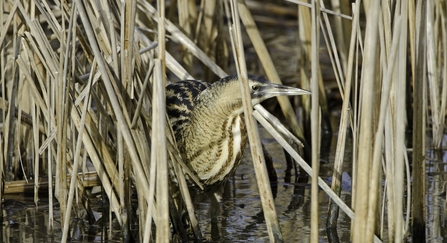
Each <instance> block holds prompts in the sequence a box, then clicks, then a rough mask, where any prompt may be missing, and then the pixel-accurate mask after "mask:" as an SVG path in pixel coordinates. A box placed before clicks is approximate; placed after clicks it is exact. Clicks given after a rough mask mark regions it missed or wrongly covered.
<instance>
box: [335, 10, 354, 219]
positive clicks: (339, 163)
mask: <svg viewBox="0 0 447 243" xmlns="http://www.w3.org/2000/svg"><path fill="white" fill-rule="evenodd" d="M354 9H355V10H354V11H353V15H354V18H353V23H352V26H357V25H358V24H359V17H360V4H359V3H358V2H357V3H356V4H355V8H354ZM351 30H352V32H351V40H350V45H349V51H348V53H349V55H348V62H347V70H346V78H345V84H344V89H343V91H344V93H343V95H342V97H343V105H342V108H341V118H340V126H339V129H338V138H337V148H336V150H335V158H334V171H333V172H332V185H331V188H332V190H333V191H334V192H335V193H337V195H340V192H341V175H342V169H343V160H344V152H345V144H346V131H347V128H348V124H349V123H350V121H351V122H352V119H350V117H351V116H352V111H351V93H352V82H353V79H354V78H353V69H354V52H355V51H356V49H355V46H356V37H357V35H359V34H360V33H358V32H357V28H352V29H351ZM351 126H352V123H351ZM337 218H338V207H337V206H336V205H335V204H333V202H332V200H331V201H330V203H329V215H328V221H327V222H328V225H329V226H335V225H336V222H337V221H336V220H337Z"/></svg>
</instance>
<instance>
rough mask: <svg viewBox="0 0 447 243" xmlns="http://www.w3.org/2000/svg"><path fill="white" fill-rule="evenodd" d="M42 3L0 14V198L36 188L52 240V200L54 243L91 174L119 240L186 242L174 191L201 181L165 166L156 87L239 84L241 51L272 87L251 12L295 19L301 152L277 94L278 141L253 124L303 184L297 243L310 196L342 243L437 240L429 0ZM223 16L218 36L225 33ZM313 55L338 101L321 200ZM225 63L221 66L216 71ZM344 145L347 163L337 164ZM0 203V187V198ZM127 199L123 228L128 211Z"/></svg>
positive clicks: (323, 104)
mask: <svg viewBox="0 0 447 243" xmlns="http://www.w3.org/2000/svg"><path fill="white" fill-rule="evenodd" d="M53 2H54V1H45V0H43V1H31V2H29V1H12V0H6V1H2V2H1V3H0V24H1V28H0V47H1V48H0V82H1V83H0V85H1V97H0V98H1V99H0V110H1V115H0V119H1V133H0V138H1V139H0V153H1V156H0V174H1V175H2V180H0V186H1V187H2V188H3V187H4V186H5V183H6V184H7V185H8V186H10V185H11V188H12V187H13V186H12V185H14V186H15V187H14V191H17V190H19V189H18V188H22V189H20V190H25V189H26V188H29V185H31V184H32V188H33V189H32V190H33V196H34V203H35V204H36V205H39V204H40V200H41V198H40V197H41V196H42V195H41V194H40V192H43V191H44V190H45V191H47V196H48V200H49V216H48V221H49V229H48V231H49V233H50V234H53V233H54V232H53V231H54V226H53V224H54V221H55V220H56V219H55V216H54V211H53V205H56V203H59V205H60V222H62V224H63V227H62V241H63V242H65V241H66V240H67V239H68V237H69V229H68V225H69V222H70V220H71V217H73V216H74V215H75V212H74V210H72V209H73V208H74V207H75V206H77V205H78V204H85V197H84V196H85V195H86V193H87V192H86V190H89V189H87V188H88V187H90V186H91V184H89V183H90V182H89V180H90V177H91V173H96V174H97V178H98V180H99V182H100V184H101V187H102V190H103V191H104V195H106V197H107V198H104V200H107V201H108V202H109V205H110V209H109V210H110V212H111V213H113V214H114V215H115V218H116V220H117V222H119V224H120V227H121V231H122V232H123V239H124V241H131V240H132V239H131V237H132V235H131V225H132V223H135V222H138V223H139V229H138V231H139V232H140V234H139V239H138V240H139V241H142V242H151V241H158V242H161V241H167V240H174V239H181V240H183V241H187V240H188V239H189V237H190V236H191V235H193V237H194V238H196V239H202V232H201V229H200V227H199V222H198V219H197V218H196V215H195V214H196V213H195V211H194V203H193V202H192V200H191V195H190V192H189V190H188V184H190V183H195V184H196V185H197V186H198V187H199V188H200V187H202V185H201V183H200V181H199V180H198V179H197V177H196V176H195V175H194V173H193V172H191V171H190V170H189V169H188V167H187V166H186V165H185V164H184V163H183V162H182V161H181V158H180V156H179V152H178V149H177V147H176V143H175V139H174V137H173V132H172V129H171V127H170V125H169V121H167V117H166V113H165V104H164V102H165V101H164V100H165V93H164V86H165V85H166V83H168V82H170V81H172V80H178V79H193V78H194V77H197V79H208V78H209V79H210V80H213V79H214V78H215V77H224V76H226V75H227V73H228V72H231V70H233V72H234V70H237V72H238V73H239V74H240V76H241V77H245V75H246V69H247V67H246V66H245V55H244V53H245V52H246V50H244V45H245V46H247V43H248V44H250V45H252V46H253V47H254V52H255V54H256V55H257V57H258V58H259V61H260V64H261V65H260V66H262V70H263V72H265V74H266V76H267V77H268V79H269V80H271V81H272V82H277V83H279V82H281V79H280V74H279V73H280V71H278V70H277V67H275V65H274V61H273V59H272V57H271V56H270V53H269V50H268V48H267V47H266V43H265V40H263V39H262V35H261V33H262V28H258V27H260V26H259V23H260V22H257V21H255V19H256V18H255V17H254V16H253V15H252V13H251V10H256V11H274V12H275V13H276V14H281V15H284V16H287V17H288V18H292V17H293V18H297V19H296V23H297V24H298V26H299V28H298V31H297V33H296V36H297V39H298V44H297V47H296V48H297V49H298V53H297V54H296V55H297V60H298V68H299V70H297V71H296V74H297V76H299V77H300V78H299V79H300V82H301V87H302V88H304V89H310V90H311V91H312V93H313V96H312V97H307V98H306V97H303V98H304V100H302V104H303V109H304V111H305V116H304V120H305V123H306V124H307V126H308V127H309V128H312V129H308V130H305V131H311V132H310V133H311V135H312V143H311V144H310V143H307V142H306V141H305V139H304V138H305V134H304V132H303V130H302V128H301V127H300V126H299V122H298V119H297V117H296V115H295V108H294V107H293V103H292V102H290V100H289V99H287V98H285V97H279V98H278V101H279V104H280V106H281V110H282V112H283V114H284V117H285V120H286V122H287V123H288V126H289V127H290V130H291V132H288V131H287V130H286V129H285V128H283V127H281V126H280V125H277V123H278V121H277V120H275V118H272V117H271V116H270V115H269V114H268V113H267V112H265V110H264V109H263V108H262V107H260V106H256V107H255V111H253V116H254V117H255V118H256V119H257V120H258V121H259V123H260V124H261V125H263V126H264V127H266V129H267V130H268V131H269V132H271V133H272V135H273V136H274V138H275V139H277V140H278V141H279V143H280V144H281V145H282V146H283V147H284V149H285V150H286V151H287V152H288V153H290V154H291V156H292V157H293V158H294V159H295V160H296V162H297V165H299V166H300V167H301V168H303V170H304V171H305V172H306V173H308V174H309V175H311V176H312V182H311V184H312V199H311V200H312V225H311V226H312V227H311V232H312V233H311V234H312V240H311V241H312V242H317V241H318V239H319V237H320V235H321V232H320V231H319V230H318V229H319V227H321V222H319V216H320V215H321V213H324V212H321V211H320V210H319V209H318V198H319V197H321V194H318V190H319V188H321V189H322V190H323V191H324V192H325V193H326V194H327V195H328V196H329V197H330V198H331V205H330V206H329V208H330V209H329V210H330V214H329V216H328V221H327V224H328V226H335V225H336V222H337V217H338V207H340V208H341V209H342V212H344V213H345V214H346V215H348V216H349V217H351V218H352V222H353V224H352V241H353V242H373V241H374V242H380V241H382V240H384V241H387V242H402V241H405V239H406V238H407V237H408V235H409V233H410V232H411V233H412V234H411V235H412V238H413V239H412V240H413V242H423V241H425V240H426V239H428V238H436V237H441V236H440V235H437V234H439V233H438V232H436V231H430V232H426V231H425V230H426V229H425V228H426V222H427V218H428V217H429V215H427V211H426V210H425V209H426V208H427V205H426V204H425V202H426V200H425V198H426V168H425V163H426V159H425V156H426V155H425V153H426V152H425V151H426V149H427V147H430V148H434V149H438V150H439V149H444V148H443V147H442V146H443V141H445V126H446V112H447V108H446V107H447V62H446V59H447V28H446V26H447V25H446V12H445V10H446V9H445V3H443V2H442V1H423V0H418V1H405V0H397V1H360V0H357V1H355V3H354V4H352V5H350V4H349V2H350V1H347V0H331V1H329V2H330V5H328V6H325V4H327V3H328V1H312V2H311V3H308V2H307V1H304V2H303V1H297V0H293V1H292V0H291V1H289V2H292V3H296V4H298V5H299V6H298V7H297V9H292V8H289V6H293V5H290V3H288V4H289V5H287V6H288V7H287V8H285V7H277V6H276V5H275V4H273V5H271V6H272V8H271V10H270V8H268V9H267V8H265V7H263V6H260V5H259V4H257V3H256V2H254V1H249V0H247V1H231V6H232V7H231V8H230V7H229V2H227V1H204V0H202V1H200V3H196V2H194V1H188V0H179V1H171V2H166V3H165V1H163V0H159V1H157V3H158V4H157V6H156V7H154V6H153V5H152V4H151V3H150V2H149V1H142V0H135V1H129V2H127V1H115V0H112V1H79V0H76V1H72V2H66V1H62V2H57V1H56V3H53ZM170 4H172V5H170ZM225 19H227V20H228V21H230V22H231V23H232V24H231V25H228V26H227V25H225ZM239 20H241V23H242V25H241V23H239ZM269 21H270V22H271V20H269ZM277 24H278V25H281V23H277ZM295 25H296V24H295ZM281 26H282V25H281ZM244 29H245V31H246V32H244V31H243V30H244ZM242 33H246V34H247V36H248V38H247V39H246V40H244V39H243V38H244V37H243V36H244V35H242ZM319 36H322V37H323V38H321V39H322V42H321V43H320V41H319V39H320V37H319ZM177 50H182V51H181V52H180V53H177ZM323 51H324V52H327V54H328V56H329V59H330V61H331V69H332V70H331V71H332V72H333V73H334V77H335V81H336V86H337V88H336V89H335V92H338V93H339V94H340V96H341V97H342V99H343V103H342V107H341V116H340V120H339V121H338V124H337V126H338V138H337V144H336V148H337V149H336V152H335V158H334V169H333V176H332V177H333V179H332V188H330V187H329V186H328V185H327V183H326V182H324V181H323V180H322V179H321V178H320V177H318V175H319V162H320V158H319V156H320V151H319V149H320V140H321V135H320V134H322V132H321V131H320V130H321V128H324V127H325V126H327V125H324V124H328V122H327V117H328V116H329V108H328V105H327V100H326V90H327V89H329V87H330V84H328V83H327V81H325V80H324V79H323V75H322V74H321V66H320V65H319V62H320V61H319V57H320V54H321V52H323ZM232 57H233V60H234V62H235V63H236V65H235V66H234V68H233V69H232V68H231V67H229V66H228V60H231V58H232ZM180 60H181V61H180ZM230 66H232V65H230ZM197 67H199V68H200V70H201V71H200V72H199V71H197V69H198V68H197ZM244 80H245V79H244V78H242V81H244ZM241 87H242V86H241ZM244 87H245V86H244ZM242 90H245V89H242ZM246 91H247V90H245V93H244V94H245V96H246V97H248V95H249V94H247V92H246ZM245 103H247V102H245ZM247 104H248V103H247ZM244 107H245V109H246V110H245V115H246V116H247V117H246V119H247V121H248V122H247V125H248V129H249V131H250V132H249V134H250V144H251V151H252V153H253V156H254V157H255V158H262V152H261V150H260V148H261V147H260V142H259V135H258V134H257V132H256V127H255V124H256V123H255V122H254V120H253V117H252V116H251V111H252V110H251V108H250V107H248V106H247V105H245V106H244ZM320 111H321V114H320ZM320 116H321V118H320ZM407 130H411V131H412V135H409V133H406V131H407ZM426 135H427V136H428V137H429V138H431V139H430V140H426ZM296 137H298V139H297V138H296ZM349 137H352V141H353V143H352V148H350V149H351V150H352V151H353V157H352V161H348V160H347V158H346V157H345V149H346V146H347V145H346V144H347V143H346V140H347V139H348V138H349ZM443 139H444V140H443ZM299 140H302V142H303V143H304V144H305V145H307V146H306V148H307V147H309V148H310V147H311V148H312V154H311V155H312V156H311V157H308V158H307V157H305V159H306V160H307V162H311V161H312V163H311V164H312V166H309V165H308V164H307V163H306V161H304V160H303V159H302V158H301V156H300V155H299V154H298V153H297V151H296V150H295V149H294V148H293V146H296V145H297V144H299ZM288 141H292V142H291V143H292V144H294V145H293V146H291V145H290V143H289V142H288ZM409 141H411V143H410V142H409ZM427 141H431V142H430V143H429V144H428V143H427ZM410 157H411V158H412V160H411V165H410V163H409V158H410ZM253 161H258V160H257V159H254V160H253ZM261 162H262V163H255V165H254V168H255V171H256V178H257V182H258V188H259V190H260V195H261V201H262V206H263V213H264V216H265V221H266V224H267V229H268V234H269V237H270V241H272V242H276V241H282V240H283V237H282V233H281V228H280V221H279V220H278V216H277V215H276V211H275V205H274V199H273V197H272V195H271V194H272V193H271V192H270V191H269V190H270V186H269V180H268V177H267V173H266V169H265V166H264V161H263V160H262V159H261ZM331 162H332V161H331ZM347 162H348V163H351V164H352V178H353V185H352V189H353V191H352V201H351V205H350V207H349V206H348V205H346V203H345V202H344V201H343V200H342V199H341V198H340V196H339V195H340V191H341V189H340V187H341V186H340V180H341V175H342V174H343V170H342V168H345V167H344V166H343V163H347ZM88 165H92V166H93V167H94V171H95V172H91V171H89V167H90V166H88ZM259 165H260V166H259ZM410 166H411V168H412V171H411V173H410V169H409V168H410ZM185 174H186V175H187V176H188V178H190V182H188V181H187V179H186V177H185ZM31 175H32V179H30V178H31ZM42 178H45V179H46V180H45V183H43V182H42V180H41V179H42ZM22 179H23V180H22ZM191 181H192V182H191ZM23 188H25V189H23ZM9 191H12V189H11V190H9ZM9 191H8V190H5V191H3V190H2V194H0V199H3V198H4V196H5V195H4V194H3V193H4V192H5V193H7V192H9ZM135 193H137V194H138V212H139V214H138V215H139V216H138V218H133V216H132V213H131V212H132V211H134V210H136V209H135V208H133V206H132V203H131V195H132V194H135ZM56 201H57V202H56ZM182 210H185V211H186V212H187V213H186V216H184V215H182ZM104 214H105V215H106V214H107V212H104ZM182 217H186V218H187V221H188V222H189V223H190V225H186V224H183V221H182V220H180V219H181V218H182ZM174 219H175V220H174ZM410 219H411V220H410ZM57 220H59V219H57ZM109 223H110V224H111V221H110V222H109ZM154 227H155V228H154ZM188 227H190V228H191V230H190V231H188V230H185V228H188ZM171 229H173V230H171ZM172 232H176V235H172V234H171V233H172Z"/></svg>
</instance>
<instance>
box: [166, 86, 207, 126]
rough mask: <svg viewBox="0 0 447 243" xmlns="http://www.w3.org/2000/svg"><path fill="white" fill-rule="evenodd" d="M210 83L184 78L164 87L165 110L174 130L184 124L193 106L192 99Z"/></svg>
mask: <svg viewBox="0 0 447 243" xmlns="http://www.w3.org/2000/svg"><path fill="white" fill-rule="evenodd" d="M210 85H211V84H209V83H206V82H201V81H197V80H184V81H179V82H176V83H172V84H169V85H168V86H167V87H166V112H167V113H168V116H169V118H170V120H171V124H172V127H173V129H174V131H177V130H178V127H180V126H183V125H184V123H185V120H187V119H188V118H189V116H190V114H191V112H192V110H193V108H194V99H195V98H196V97H197V95H199V94H200V92H202V91H203V90H205V89H206V88H208V87H209V86H210Z"/></svg>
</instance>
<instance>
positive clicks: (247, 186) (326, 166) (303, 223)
mask: <svg viewBox="0 0 447 243" xmlns="http://www.w3.org/2000/svg"><path fill="white" fill-rule="evenodd" d="M261 136H262V137H263V140H262V141H263V143H264V145H265V146H266V148H267V150H268V151H269V153H270V154H271V156H272V158H273V162H274V167H275V170H276V173H277V176H278V183H277V194H276V197H275V205H276V211H277V214H278V219H279V223H280V226H281V230H282V234H283V237H284V240H285V242H309V236H310V194H311V189H310V184H309V183H307V179H309V178H308V177H307V176H306V175H304V174H301V173H300V172H298V174H296V173H295V170H294V169H292V170H291V171H290V172H291V176H290V181H288V176H287V173H286V172H287V167H286V163H285V160H284V152H283V150H282V149H281V147H280V146H279V145H278V144H277V143H276V142H275V141H274V140H273V139H271V137H270V136H269V135H268V133H266V132H265V131H264V130H262V129H261ZM335 139H336V136H333V137H332V142H331V145H330V146H329V147H327V148H325V149H326V150H329V153H322V155H323V156H322V163H321V166H320V176H321V177H322V178H323V180H325V181H328V182H329V177H330V176H331V168H332V163H331V162H332V161H333V155H334V153H335V142H336V140H335ZM445 141H447V136H446V138H445ZM348 147H349V146H348ZM444 147H445V146H444ZM322 149H324V148H322ZM346 156H347V158H349V157H350V152H349V150H348V151H347V154H346ZM349 167H350V165H349V164H346V165H345V169H344V171H347V172H349V171H350V168H349ZM445 171H447V151H446V149H443V150H437V151H433V150H427V183H426V186H427V202H428V206H427V239H429V240H430V242H446V240H445V239H447V238H446V237H447V217H446V204H447V199H446V196H445V190H446V188H447V187H446V186H445V183H446V181H447V172H445ZM349 174H350V173H349ZM343 181H344V184H343V192H342V196H341V197H342V199H343V200H344V201H345V202H346V203H347V204H348V205H350V202H351V194H350V177H349V175H348V173H345V175H344V180H343ZM443 192H444V194H442V193H443ZM440 194H441V195H440ZM5 197H6V201H5V202H4V205H3V206H4V207H3V224H2V225H3V229H2V231H1V232H2V240H3V242H60V240H61V236H62V233H61V228H60V225H61V224H60V218H58V217H59V216H58V213H59V211H58V205H55V207H54V208H55V221H54V227H55V228H54V233H53V234H50V233H49V229H48V203H47V201H46V200H47V199H46V198H45V197H41V198H40V204H39V205H40V206H39V207H38V208H36V207H35V206H34V202H33V198H32V196H31V195H30V196H25V197H24V196H14V195H5ZM96 198H99V197H96ZM328 199H329V198H328V196H327V195H326V194H325V193H324V192H323V191H321V190H320V193H319V211H320V229H319V231H320V233H319V237H320V242H329V240H328V237H327V232H326V229H325V222H326V212H327V205H328ZM194 202H195V206H196V210H197V211H196V214H197V218H198V220H199V223H200V228H201V231H202V235H203V239H204V242H268V241H269V239H268V234H267V229H266V226H265V221H264V217H263V215H262V211H261V209H262V206H261V202H260V198H259V194H258V190H257V184H256V180H255V174H254V170H253V165H252V162H251V160H250V151H249V150H247V151H246V153H245V157H244V160H243V162H242V164H241V166H240V167H239V168H238V169H237V170H236V173H235V175H234V177H232V178H230V180H229V181H228V182H227V184H226V186H225V190H224V193H223V197H222V201H221V204H220V208H219V209H210V200H209V198H208V197H207V196H204V195H203V194H200V193H199V194H196V195H195V196H194ZM93 203H94V205H95V208H96V211H97V212H100V211H101V209H100V207H101V201H100V200H99V199H98V200H97V201H93ZM210 210H213V212H216V210H218V211H217V212H218V218H217V222H215V223H212V222H211V217H210ZM82 214H83V212H82V210H78V211H77V215H79V216H80V217H81V216H82ZM99 216H100V215H99ZM103 221H104V222H106V223H105V224H103V223H101V222H103ZM350 222H351V220H350V219H349V217H348V216H346V215H345V214H344V213H340V217H339V220H338V227H337V230H336V232H337V235H338V237H339V241H340V242H349V236H350V233H349V232H350ZM70 226H71V227H70V232H71V234H70V235H71V236H72V237H74V238H76V239H77V240H76V242H121V241H122V239H121V232H120V230H119V227H118V225H117V223H116V222H115V221H113V225H112V231H111V232H110V231H109V230H108V229H109V223H108V220H100V221H98V222H96V223H95V224H93V225H89V223H88V222H85V221H84V220H81V219H79V218H73V219H72V221H71V225H70ZM133 228H136V226H134V227H133ZM384 242H386V241H384Z"/></svg>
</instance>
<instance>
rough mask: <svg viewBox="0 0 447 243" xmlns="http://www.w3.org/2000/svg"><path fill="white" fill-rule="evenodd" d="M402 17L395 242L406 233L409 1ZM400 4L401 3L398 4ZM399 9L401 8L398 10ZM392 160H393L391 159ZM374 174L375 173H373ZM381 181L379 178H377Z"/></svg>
mask: <svg viewBox="0 0 447 243" xmlns="http://www.w3.org/2000/svg"><path fill="white" fill-rule="evenodd" d="M398 3H400V14H399V15H400V18H401V19H403V20H404V21H403V22H401V23H402V28H401V29H399V28H396V29H394V30H395V32H397V33H399V30H400V31H401V33H400V35H401V37H400V40H399V50H398V60H399V62H398V63H397V67H398V71H397V72H396V76H397V79H395V80H396V85H395V86H396V97H397V99H396V105H395V110H396V119H395V127H396V135H397V136H396V146H397V147H396V153H395V156H396V157H395V159H394V163H396V171H395V174H394V177H395V179H396V181H398V182H399V183H396V184H395V188H393V190H394V193H395V198H396V208H395V212H396V235H395V238H394V242H402V241H403V239H404V235H405V228H404V222H403V219H404V208H403V205H404V182H405V178H404V171H405V166H404V165H405V162H404V160H405V153H406V146H405V124H406V115H407V114H406V110H405V108H406V107H405V98H406V90H405V89H406V85H405V83H406V80H407V78H406V72H407V58H406V57H407V48H408V47H407V46H408V44H407V28H408V25H407V23H408V21H407V20H408V1H400V2H398ZM397 6H399V4H397ZM397 11H399V10H397ZM397 18H398V17H397V15H395V21H396V22H397V20H396V19H397ZM390 162H391V161H390ZM373 176H374V175H373ZM377 182H379V180H377Z"/></svg>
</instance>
